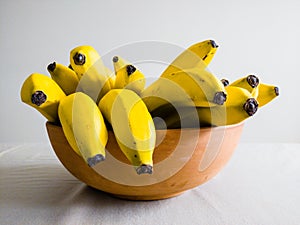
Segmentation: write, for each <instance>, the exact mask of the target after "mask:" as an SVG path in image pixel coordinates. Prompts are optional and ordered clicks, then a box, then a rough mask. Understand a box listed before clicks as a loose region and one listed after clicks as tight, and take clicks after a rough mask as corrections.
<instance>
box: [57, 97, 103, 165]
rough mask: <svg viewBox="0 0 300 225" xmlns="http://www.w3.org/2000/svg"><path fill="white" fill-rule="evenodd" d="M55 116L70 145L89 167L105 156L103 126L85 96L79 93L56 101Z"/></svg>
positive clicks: (95, 108)
mask: <svg viewBox="0 0 300 225" xmlns="http://www.w3.org/2000/svg"><path fill="white" fill-rule="evenodd" d="M58 115H59V119H60V122H61V125H62V129H63V131H64V134H65V136H66V139H67V140H68V142H69V144H70V146H71V147H72V148H73V150H74V151H75V152H76V153H77V154H78V155H80V156H82V157H83V159H84V160H85V162H86V163H87V164H88V165H89V166H94V165H96V164H97V163H99V162H101V161H103V160H104V159H105V146H106V143H107V139H108V134H107V129H106V125H105V122H104V119H103V116H102V114H101V112H100V110H99V108H98V106H97V105H96V103H95V102H94V101H93V100H92V99H91V98H90V97H89V96H88V95H86V94H84V93H82V92H76V93H73V94H70V95H68V96H67V97H65V98H64V99H62V100H61V102H60V104H59V107H58Z"/></svg>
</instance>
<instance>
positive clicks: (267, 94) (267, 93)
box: [257, 83, 279, 107]
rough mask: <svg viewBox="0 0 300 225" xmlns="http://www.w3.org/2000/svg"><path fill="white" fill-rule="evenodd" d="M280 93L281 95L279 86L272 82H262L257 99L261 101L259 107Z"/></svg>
mask: <svg viewBox="0 0 300 225" xmlns="http://www.w3.org/2000/svg"><path fill="white" fill-rule="evenodd" d="M278 95H279V87H277V86H274V85H271V84H264V83H261V84H260V85H259V86H258V95H257V101H258V102H259V107H262V106H264V105H266V104H268V103H269V102H271V101H272V100H273V99H274V98H276V97H277V96H278Z"/></svg>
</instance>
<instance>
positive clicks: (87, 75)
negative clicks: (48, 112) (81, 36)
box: [70, 45, 111, 103]
mask: <svg viewBox="0 0 300 225" xmlns="http://www.w3.org/2000/svg"><path fill="white" fill-rule="evenodd" d="M70 63H71V67H72V68H73V70H74V71H75V72H76V74H77V76H78V78H79V84H78V87H77V91H82V92H84V93H86V94H87V95H89V96H90V97H91V98H92V99H93V100H94V101H95V102H96V103H98V102H99V100H100V99H101V98H102V97H103V96H104V95H105V94H106V93H107V92H108V91H109V90H110V89H111V81H110V78H109V75H110V74H108V73H109V70H108V69H107V67H105V66H104V64H103V62H102V59H101V57H100V55H99V54H98V52H97V51H96V50H95V49H94V48H93V47H91V46H87V45H83V46H78V47H76V48H74V49H72V50H71V52H70Z"/></svg>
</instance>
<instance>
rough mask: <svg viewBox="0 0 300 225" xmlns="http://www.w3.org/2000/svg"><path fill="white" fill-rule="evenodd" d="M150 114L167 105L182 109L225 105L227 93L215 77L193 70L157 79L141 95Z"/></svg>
mask: <svg viewBox="0 0 300 225" xmlns="http://www.w3.org/2000/svg"><path fill="white" fill-rule="evenodd" d="M141 97H142V98H143V100H144V101H145V103H146V105H147V107H148V109H149V111H150V112H152V111H153V110H155V109H157V108H159V107H161V106H162V105H164V104H167V103H171V104H175V105H177V104H179V105H181V106H192V105H196V106H212V105H222V104H223V103H224V102H225V101H226V91H225V88H224V85H223V84H222V82H221V81H220V80H219V79H218V78H216V77H215V76H214V75H213V74H212V73H210V72H208V71H206V70H202V69H201V68H193V69H189V70H185V71H178V72H175V73H172V74H170V75H164V76H163V77H160V78H158V79H157V80H156V81H155V82H153V83H152V84H151V85H150V86H148V87H147V88H146V89H145V90H144V91H142V93H141Z"/></svg>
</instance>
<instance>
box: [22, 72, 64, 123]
mask: <svg viewBox="0 0 300 225" xmlns="http://www.w3.org/2000/svg"><path fill="white" fill-rule="evenodd" d="M65 96H66V95H65V93H64V92H63V91H62V89H61V88H60V87H59V86H58V84H56V83H55V81H54V80H52V79H51V78H50V77H48V76H46V75H43V74H39V73H33V74H31V75H30V76H28V77H27V79H26V80H25V81H24V83H23V85H22V88H21V100H22V101H23V102H24V103H26V104H28V105H30V106H32V107H33V108H35V109H36V110H38V111H39V112H40V113H41V114H42V115H43V116H45V117H46V118H47V120H48V121H50V122H58V115H57V109H58V104H59V102H60V101H61V99H62V98H64V97H65Z"/></svg>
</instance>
